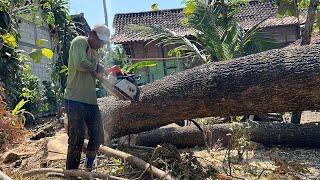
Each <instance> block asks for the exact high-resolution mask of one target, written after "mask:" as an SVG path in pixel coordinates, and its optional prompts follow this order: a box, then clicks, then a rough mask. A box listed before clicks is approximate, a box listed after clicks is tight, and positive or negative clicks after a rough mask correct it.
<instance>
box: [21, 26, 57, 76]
mask: <svg viewBox="0 0 320 180" xmlns="http://www.w3.org/2000/svg"><path fill="white" fill-rule="evenodd" d="M19 27H20V35H21V39H20V41H19V47H20V48H21V49H22V50H24V51H25V53H29V52H31V51H32V49H33V48H35V47H36V45H35V44H36V40H37V39H46V40H48V41H47V42H46V44H45V45H44V46H45V47H47V48H49V49H52V50H53V45H52V44H53V42H52V39H51V37H50V34H49V31H48V29H47V28H45V27H43V26H39V25H35V24H34V23H29V22H26V21H22V22H21V23H20V24H19ZM54 57H57V56H56V55H54ZM50 62H51V60H49V59H47V58H45V57H44V58H42V59H41V61H40V63H39V64H36V63H34V62H32V64H31V66H32V73H33V74H34V75H36V76H38V77H39V78H40V80H41V81H50V80H51V79H50V74H51V72H52V70H51V68H50V66H49V63H50Z"/></svg>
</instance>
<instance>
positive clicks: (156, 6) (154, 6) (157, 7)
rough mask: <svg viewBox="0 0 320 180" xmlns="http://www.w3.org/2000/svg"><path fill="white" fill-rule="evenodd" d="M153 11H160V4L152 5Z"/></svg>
mask: <svg viewBox="0 0 320 180" xmlns="http://www.w3.org/2000/svg"><path fill="white" fill-rule="evenodd" d="M151 10H152V11H159V6H158V4H157V3H155V4H152V5H151Z"/></svg>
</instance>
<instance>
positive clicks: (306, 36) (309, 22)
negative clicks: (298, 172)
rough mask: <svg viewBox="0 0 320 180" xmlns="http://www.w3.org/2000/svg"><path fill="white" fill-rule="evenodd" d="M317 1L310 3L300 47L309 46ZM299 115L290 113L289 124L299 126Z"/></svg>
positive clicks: (299, 113) (299, 112)
mask: <svg viewBox="0 0 320 180" xmlns="http://www.w3.org/2000/svg"><path fill="white" fill-rule="evenodd" d="M318 1H319V0H311V1H310V5H309V9H308V15H307V19H306V22H305V27H304V30H303V31H302V37H301V44H300V45H301V46H304V45H309V44H310V42H311V35H312V29H313V24H314V19H315V16H316V10H317V6H318ZM301 114H302V112H301V111H298V112H297V111H295V112H292V117H291V122H292V123H296V124H300V121H301Z"/></svg>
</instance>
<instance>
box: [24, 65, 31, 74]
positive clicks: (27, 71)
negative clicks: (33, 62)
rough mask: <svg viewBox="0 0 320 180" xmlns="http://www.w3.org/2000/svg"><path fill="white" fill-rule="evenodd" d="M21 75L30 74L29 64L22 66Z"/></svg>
mask: <svg viewBox="0 0 320 180" xmlns="http://www.w3.org/2000/svg"><path fill="white" fill-rule="evenodd" d="M23 73H25V74H31V66H30V65H29V64H25V65H24V66H23Z"/></svg>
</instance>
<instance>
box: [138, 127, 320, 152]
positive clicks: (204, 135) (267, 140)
mask: <svg viewBox="0 0 320 180" xmlns="http://www.w3.org/2000/svg"><path fill="white" fill-rule="evenodd" d="M235 127H238V128H235ZM246 127H248V131H249V132H250V137H249V139H251V140H252V141H255V142H258V143H261V144H263V145H266V146H273V145H284V146H287V147H316V148H319V147H320V125H318V124H291V123H288V124H286V123H270V122H263V123H256V122H252V123H249V124H242V123H229V124H213V125H208V126H204V127H203V129H204V132H201V131H199V129H198V128H197V127H170V128H160V129H156V130H152V131H149V132H144V133H140V134H139V135H138V136H137V138H136V144H137V145H142V146H151V147H155V146H157V145H158V144H163V143H170V144H173V145H175V146H177V147H193V146H204V145H205V143H207V145H209V146H212V145H214V144H215V143H220V144H221V145H222V146H224V147H226V145H227V143H228V139H229V138H228V137H227V136H226V134H229V133H231V134H233V132H232V130H231V129H239V128H240V129H244V128H246ZM236 133H239V132H236Z"/></svg>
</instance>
